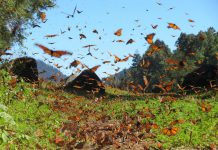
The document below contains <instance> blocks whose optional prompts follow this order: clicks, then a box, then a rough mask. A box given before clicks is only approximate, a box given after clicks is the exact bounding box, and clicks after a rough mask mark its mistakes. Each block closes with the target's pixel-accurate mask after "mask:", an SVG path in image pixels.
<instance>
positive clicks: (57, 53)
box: [35, 44, 72, 58]
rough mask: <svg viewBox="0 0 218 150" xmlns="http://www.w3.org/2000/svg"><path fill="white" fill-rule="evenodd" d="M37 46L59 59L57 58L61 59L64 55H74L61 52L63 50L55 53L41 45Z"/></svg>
mask: <svg viewBox="0 0 218 150" xmlns="http://www.w3.org/2000/svg"><path fill="white" fill-rule="evenodd" d="M35 45H36V46H38V47H39V48H41V49H42V50H43V51H44V52H45V53H46V54H49V55H51V56H54V57H57V58H60V57H61V56H63V55H72V53H70V52H67V51H61V50H58V51H53V50H51V49H49V48H47V47H45V46H43V45H41V44H35Z"/></svg>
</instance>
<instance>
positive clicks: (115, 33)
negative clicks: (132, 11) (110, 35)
mask: <svg viewBox="0 0 218 150" xmlns="http://www.w3.org/2000/svg"><path fill="white" fill-rule="evenodd" d="M122 30H123V29H121V28H120V29H118V30H117V31H116V32H114V35H116V36H121V35H122Z"/></svg>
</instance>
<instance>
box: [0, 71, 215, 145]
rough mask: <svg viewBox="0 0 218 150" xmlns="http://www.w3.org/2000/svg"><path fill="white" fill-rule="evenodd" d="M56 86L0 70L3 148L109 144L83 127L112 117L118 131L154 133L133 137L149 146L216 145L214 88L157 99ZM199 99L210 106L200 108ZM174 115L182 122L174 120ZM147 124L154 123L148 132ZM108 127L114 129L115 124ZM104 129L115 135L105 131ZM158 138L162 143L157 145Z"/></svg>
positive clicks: (125, 93) (119, 92)
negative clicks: (98, 95)
mask: <svg viewBox="0 0 218 150" xmlns="http://www.w3.org/2000/svg"><path fill="white" fill-rule="evenodd" d="M54 86H55V85H54V84H51V83H49V84H48V83H41V84H40V85H31V84H28V83H25V82H20V83H16V82H13V78H12V77H11V76H9V75H8V73H7V72H4V71H0V104H1V105H0V117H1V119H0V127H1V128H0V147H1V149H3V148H10V149H43V148H44V149H45V148H46V149H57V148H58V147H60V148H63V149H65V148H69V143H73V144H72V145H74V148H75V147H77V146H78V145H79V144H81V142H84V139H86V140H85V142H90V143H92V145H93V143H95V144H96V143H98V146H99V145H101V146H102V145H104V146H107V144H104V143H100V144H99V142H98V140H96V139H97V138H99V136H98V135H97V133H100V131H95V132H94V131H93V132H92V133H90V132H88V131H87V130H88V129H89V128H91V125H93V126H95V128H92V130H97V129H96V128H98V126H102V125H103V123H104V124H105V123H106V124H109V123H110V122H117V123H120V124H121V125H123V126H124V127H123V129H122V132H123V133H124V132H125V133H126V134H128V136H129V137H131V136H132V135H136V134H138V132H139V133H143V134H145V133H146V134H145V135H144V136H147V134H150V135H153V136H152V137H150V138H141V139H139V141H137V142H138V143H140V142H147V143H148V144H149V147H151V148H156V149H161V148H162V149H171V148H179V147H184V148H186V149H191V148H193V149H209V148H211V147H213V145H217V144H218V140H217V139H218V136H217V135H218V95H217V92H216V91H212V92H208V93H203V94H199V95H190V96H185V97H180V98H177V99H176V100H175V101H166V102H163V101H162V102H161V101H160V99H161V98H162V97H156V98H155V97H153V98H149V97H148V96H141V95H135V94H133V93H130V92H127V91H121V90H118V89H112V88H107V89H106V92H107V95H106V96H105V97H104V98H103V99H95V98H94V99H87V98H84V97H81V96H76V95H73V94H68V93H65V92H63V91H60V90H57V89H55V87H54ZM163 98H166V97H163ZM170 98H171V97H169V99H170ZM202 102H204V104H205V109H206V108H207V109H208V111H207V110H206V111H204V110H203V109H204V108H203V107H202ZM210 108H211V109H210ZM72 118H74V119H72ZM75 118H76V119H75ZM105 118H107V119H105ZM176 120H177V121H178V120H182V121H181V122H179V123H178V122H177V123H175V121H176ZM72 122H73V124H71V127H72V128H73V127H74V126H73V125H74V124H75V123H76V125H75V127H78V128H77V130H76V129H75V130H73V129H74V128H73V129H68V126H66V125H65V124H66V123H72ZM97 122H100V125H99V124H98V125H97ZM172 122H174V124H173V125H172ZM137 123H138V124H139V125H137ZM149 123H153V124H156V125H157V126H156V127H155V128H153V127H152V128H149V132H147V131H146V130H147V125H148V124H149ZM87 124H88V125H89V126H87ZM64 125H65V126H64ZM138 126H139V127H138ZM63 127H64V129H63ZM170 127H175V128H176V129H177V130H176V133H175V135H171V136H169V135H166V134H164V129H166V128H168V129H170ZM66 128H67V129H66ZM99 128H100V127H99ZM124 129H125V130H124ZM126 129H127V130H128V131H126ZM112 130H113V131H117V127H113V129H112ZM84 131H87V134H86V136H88V138H85V136H83V133H84ZM104 132H105V133H106V134H108V135H109V136H114V135H113V134H112V133H110V132H108V131H106V130H105V131H104ZM130 132H131V133H132V134H131V133H130ZM67 133H68V134H67ZM69 134H70V136H69ZM67 135H68V136H67ZM104 138H105V137H104ZM87 139H89V140H87ZM93 139H94V140H93ZM131 140H133V139H131ZM137 140H138V139H137ZM101 141H102V140H101ZM124 143H125V142H124ZM128 143H134V142H132V141H131V142H128ZM157 143H160V144H159V146H157ZM108 145H109V144H108ZM112 145H114V144H112ZM119 145H120V146H121V147H122V146H123V147H124V146H125V145H124V144H121V143H119ZM160 145H161V146H160ZM91 148H94V147H93V146H92V147H91ZM91 148H90V149H91ZM112 149H113V148H112Z"/></svg>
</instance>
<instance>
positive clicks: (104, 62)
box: [102, 60, 110, 64]
mask: <svg viewBox="0 0 218 150" xmlns="http://www.w3.org/2000/svg"><path fill="white" fill-rule="evenodd" d="M102 63H103V64H108V63H110V61H107V60H106V61H103V62H102Z"/></svg>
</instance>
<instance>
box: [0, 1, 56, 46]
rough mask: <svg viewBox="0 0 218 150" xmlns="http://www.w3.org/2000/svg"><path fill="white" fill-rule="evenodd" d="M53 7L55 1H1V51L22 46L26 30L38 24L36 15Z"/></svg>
mask: <svg viewBox="0 0 218 150" xmlns="http://www.w3.org/2000/svg"><path fill="white" fill-rule="evenodd" d="M52 5H54V1H53V0H0V6H1V7H0V50H4V49H6V48H8V47H10V46H12V44H14V43H16V42H18V43H20V44H21V43H22V40H23V39H24V38H25V36H26V34H25V32H24V30H25V29H26V28H27V27H28V26H30V25H31V24H33V22H34V23H36V22H37V18H36V14H39V13H40V12H41V11H43V10H46V9H47V8H49V7H53V6H52Z"/></svg>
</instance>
